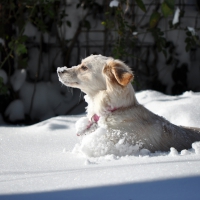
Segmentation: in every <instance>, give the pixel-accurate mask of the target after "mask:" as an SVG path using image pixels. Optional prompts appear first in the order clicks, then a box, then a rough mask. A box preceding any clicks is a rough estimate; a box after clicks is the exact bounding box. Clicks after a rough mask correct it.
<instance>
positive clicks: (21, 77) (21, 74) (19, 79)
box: [10, 69, 26, 91]
mask: <svg viewBox="0 0 200 200" xmlns="http://www.w3.org/2000/svg"><path fill="white" fill-rule="evenodd" d="M25 80H26V70H25V69H21V70H19V69H16V70H15V72H14V74H13V75H12V76H11V78H10V82H11V85H12V88H13V90H14V91H18V90H19V89H20V88H21V87H22V85H23V84H24V82H25Z"/></svg>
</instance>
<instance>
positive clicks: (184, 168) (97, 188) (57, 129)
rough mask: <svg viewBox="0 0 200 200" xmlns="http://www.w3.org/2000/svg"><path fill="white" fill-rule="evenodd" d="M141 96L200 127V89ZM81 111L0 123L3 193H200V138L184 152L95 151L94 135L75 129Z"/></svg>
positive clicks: (85, 196)
mask: <svg viewBox="0 0 200 200" xmlns="http://www.w3.org/2000/svg"><path fill="white" fill-rule="evenodd" d="M137 98H138V100H139V102H140V103H142V104H144V105H145V106H146V107H147V108H148V109H150V110H152V111H154V112H155V113H157V114H159V115H162V116H164V117H165V118H167V119H168V120H170V121H171V122H173V123H175V124H178V125H185V126H196V127H200V105H199V103H200V93H192V92H186V93H184V94H183V95H180V96H166V95H163V94H161V93H158V92H155V91H143V92H140V93H137ZM80 117H81V116H59V117H55V118H51V119H49V120H46V121H43V122H41V123H38V124H35V125H32V126H27V127H6V126H2V127H0V199H2V200H4V199H5V200H6V199H19V200H22V199H42V200H46V199H48V200H50V199H59V200H60V199H67V200H69V199H81V200H89V199H91V200H93V199H94V200H98V199H99V200H103V199H106V200H107V199H109V200H112V199H113V200H118V199H119V200H130V199H132V200H133V199H137V200H140V199H145V200H146V199H148V200H155V199H158V200H164V199H166V200H169V199H170V200H172V199H176V200H177V199H181V200H185V199H192V200H196V199H198V200H199V199H200V189H199V188H200V142H196V143H194V144H193V146H192V148H191V149H190V150H184V151H182V152H179V153H178V152H177V151H176V150H175V149H173V148H172V149H171V151H170V152H157V153H154V154H146V153H145V152H141V153H140V155H137V156H133V155H131V156H123V157H120V156H119V155H104V156H101V157H90V156H89V155H88V154H87V153H86V152H85V151H84V150H83V149H82V148H81V145H82V143H83V141H85V140H86V139H85V138H87V137H88V141H89V139H90V137H92V136H90V135H88V136H83V137H77V136H76V134H75V123H76V121H77V119H79V118H80ZM97 136H98V135H97ZM93 137H94V136H93ZM91 141H93V140H91ZM96 141H97V142H99V143H101V142H102V140H98V138H96ZM103 142H104V143H102V146H104V148H105V146H106V143H105V141H103ZM86 144H87V143H84V145H86ZM100 146H101V145H100ZM92 148H94V150H95V151H97V148H96V147H95V146H94V145H93V147H92V145H91V144H90V151H92V150H93V149H92ZM99 150H101V149H99Z"/></svg>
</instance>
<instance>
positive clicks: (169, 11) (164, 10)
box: [161, 1, 174, 17]
mask: <svg viewBox="0 0 200 200" xmlns="http://www.w3.org/2000/svg"><path fill="white" fill-rule="evenodd" d="M161 11H162V14H163V15H164V17H168V16H170V15H173V12H174V9H172V8H171V7H169V6H168V4H167V3H166V2H165V1H164V2H163V3H162V5H161Z"/></svg>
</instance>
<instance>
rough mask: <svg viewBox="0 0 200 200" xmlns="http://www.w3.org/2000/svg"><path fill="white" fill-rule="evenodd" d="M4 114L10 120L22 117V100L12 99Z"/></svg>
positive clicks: (13, 120)
mask: <svg viewBox="0 0 200 200" xmlns="http://www.w3.org/2000/svg"><path fill="white" fill-rule="evenodd" d="M5 114H6V116H7V117H8V118H9V120H10V121H12V122H15V121H17V120H22V119H24V104H23V102H22V101H21V100H14V101H12V102H11V103H10V104H9V106H8V107H7V109H6V113H5Z"/></svg>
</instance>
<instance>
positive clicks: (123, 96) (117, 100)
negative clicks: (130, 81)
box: [85, 85, 138, 119]
mask: <svg viewBox="0 0 200 200" xmlns="http://www.w3.org/2000/svg"><path fill="white" fill-rule="evenodd" d="M85 100H86V102H87V103H88V107H87V113H88V117H89V118H90V119H92V117H93V116H94V115H97V116H99V117H104V116H107V115H108V114H109V113H113V112H115V111H117V110H121V109H126V108H130V107H131V106H134V105H136V104H138V101H137V99H136V97H135V92H134V89H133V87H132V86H131V85H130V86H128V87H127V88H126V89H124V88H123V89H121V90H120V89H119V90H114V91H111V90H102V91H99V92H98V93H97V94H96V95H95V96H90V95H89V94H87V95H86V96H85Z"/></svg>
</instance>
